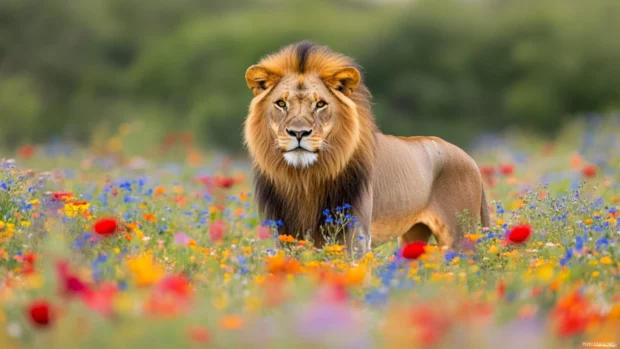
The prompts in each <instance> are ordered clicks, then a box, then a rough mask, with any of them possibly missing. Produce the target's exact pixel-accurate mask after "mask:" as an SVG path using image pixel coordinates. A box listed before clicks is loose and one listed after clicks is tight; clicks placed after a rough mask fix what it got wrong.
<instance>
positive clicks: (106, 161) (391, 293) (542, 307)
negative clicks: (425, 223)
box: [0, 116, 620, 349]
mask: <svg viewBox="0 0 620 349" xmlns="http://www.w3.org/2000/svg"><path fill="white" fill-rule="evenodd" d="M140 127H142V129H140ZM144 127H145V126H144V125H142V126H140V125H137V124H124V125H122V126H121V127H120V128H119V129H118V130H115V131H114V132H112V133H111V134H110V135H109V136H105V137H101V139H100V140H99V141H98V143H94V144H92V145H91V146H90V147H79V146H75V145H72V144H71V143H65V142H62V141H61V140H57V141H55V142H52V143H49V144H40V145H26V146H23V147H21V148H20V149H19V150H18V151H17V153H13V154H12V155H11V157H7V158H5V159H3V160H2V162H1V163H0V167H1V172H0V285H1V286H0V347H2V348H22V347H24V348H42V347H46V348H63V349H65V348H83V347H88V348H112V347H114V348H143V347H150V348H173V347H175V348H185V347H187V348H192V347H196V348H200V347H205V348H237V347H250V348H293V347H295V348H444V347H449V348H451V347H459V348H470V347H471V348H474V347H475V348H497V347H502V348H572V347H591V346H594V347H615V346H617V344H618V343H620V331H619V329H620V282H618V281H619V278H620V260H619V259H618V256H619V254H620V243H619V238H620V224H619V223H620V213H619V208H620V171H619V169H620V137H619V135H620V117H618V116H616V117H600V116H594V117H591V118H588V119H584V120H578V121H576V122H573V123H571V124H569V125H564V126H562V127H561V128H562V131H561V132H560V133H559V134H558V136H557V138H555V139H554V140H548V139H545V138H539V137H537V136H535V135H533V134H531V133H527V132H520V131H511V132H508V133H505V134H501V135H496V136H486V137H481V138H480V140H479V141H478V142H477V143H476V145H475V146H474V147H473V148H471V149H470V153H471V154H472V156H473V157H474V158H475V159H476V161H477V162H478V164H479V166H480V169H481V172H482V174H483V176H484V179H485V185H486V190H487V196H488V200H489V204H490V207H491V221H492V224H491V227H490V228H488V229H482V228H475V229H472V230H471V231H469V232H467V234H466V235H465V236H464V240H465V242H466V243H465V244H464V245H465V246H464V247H463V249H462V250H459V251H448V250H445V249H441V248H439V247H437V246H436V245H435V244H434V242H433V241H431V242H430V243H429V244H427V245H419V244H416V245H410V246H407V247H406V248H404V249H401V248H399V247H398V245H397V243H396V241H391V242H389V243H387V244H385V245H382V246H380V247H379V248H376V249H374V250H373V251H372V252H370V253H368V254H366V255H365V256H363V258H361V259H357V260H352V259H351V258H349V256H347V254H346V253H345V251H344V246H339V245H329V246H326V247H324V248H322V249H316V248H314V247H313V246H312V244H311V243H310V242H308V241H304V240H296V239H295V238H293V237H291V236H286V235H278V234H277V233H276V232H275V230H274V229H273V228H274V227H277V225H278V224H280V222H278V221H275V222H273V221H271V222H265V221H261V219H260V217H259V216H258V215H257V210H256V207H255V205H254V200H253V197H252V181H251V173H250V164H249V163H248V161H247V157H245V156H243V154H242V155H240V156H230V155H227V154H223V153H219V152H215V151H206V150H201V149H199V148H198V147H196V146H194V145H193V140H192V134H191V133H171V134H169V135H168V136H167V137H166V138H165V139H163V140H162V142H161V143H159V144H157V146H155V147H151V148H148V147H144V146H142V147H134V148H132V149H140V150H139V151H134V152H133V153H132V152H131V151H130V150H129V149H130V148H131V144H133V143H136V142H137V141H136V139H139V138H140V137H139V135H140V134H141V133H144V132H145V130H144V129H143V128H144ZM558 128H560V126H558ZM132 142H133V143H132ZM291 209H295V208H294V207H291ZM347 210H348V208H347V207H346V206H343V207H340V208H339V209H338V210H337V211H336V212H326V213H325V214H326V215H329V216H331V217H332V219H331V220H330V221H331V222H332V223H330V226H329V227H326V231H328V230H338V229H341V228H342V227H343V226H345V225H347V224H349V223H351V222H352V220H353V217H350V216H348V211H347ZM275 240H278V241H279V242H280V245H281V246H282V248H280V249H278V248H276V244H275Z"/></svg>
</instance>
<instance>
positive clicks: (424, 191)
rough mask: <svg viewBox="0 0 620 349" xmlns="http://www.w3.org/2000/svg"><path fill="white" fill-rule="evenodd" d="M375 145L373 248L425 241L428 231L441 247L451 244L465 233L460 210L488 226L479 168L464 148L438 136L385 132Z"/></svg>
mask: <svg viewBox="0 0 620 349" xmlns="http://www.w3.org/2000/svg"><path fill="white" fill-rule="evenodd" d="M375 145H376V148H375V149H376V151H375V168H376V171H375V176H374V178H373V208H372V219H371V226H370V231H371V234H372V244H373V246H376V245H379V244H382V243H384V242H385V241H387V240H389V239H392V238H394V237H399V238H401V239H402V240H403V241H414V240H424V241H426V240H428V239H429V238H430V231H432V232H433V233H434V235H435V239H436V240H437V242H438V243H439V244H440V245H448V246H452V245H453V244H454V243H455V242H456V241H455V240H458V237H460V235H461V234H462V232H461V227H460V224H459V223H460V222H459V220H458V218H457V216H456V213H462V212H464V211H465V210H467V211H468V213H469V214H470V217H471V218H472V219H474V221H475V222H478V221H480V219H481V218H482V223H483V225H488V213H487V212H486V210H484V212H483V209H484V207H483V205H486V202H483V187H482V178H481V176H480V172H479V170H478V166H477V165H476V163H475V162H474V160H473V159H472V158H471V157H469V156H468V155H467V154H466V153H465V152H464V151H462V150H461V149H460V148H458V147H456V146H454V145H452V144H450V143H448V142H445V141H444V140H442V139H440V138H436V137H408V138H404V137H394V136H389V135H383V134H377V135H376V142H375ZM481 214H482V216H481ZM423 225H425V226H426V227H428V228H430V231H429V230H428V229H427V228H426V227H424V226H423ZM414 227H415V228H414Z"/></svg>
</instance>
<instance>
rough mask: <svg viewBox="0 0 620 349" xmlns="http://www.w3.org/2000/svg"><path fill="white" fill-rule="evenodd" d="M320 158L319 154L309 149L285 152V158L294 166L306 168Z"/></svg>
mask: <svg viewBox="0 0 620 349" xmlns="http://www.w3.org/2000/svg"><path fill="white" fill-rule="evenodd" d="M318 159H319V156H318V155H316V154H315V153H311V152H308V151H289V152H288V153H284V160H286V163H287V164H289V165H290V166H293V167H301V168H306V167H308V166H310V165H312V164H314V163H315V162H316V161H317V160H318Z"/></svg>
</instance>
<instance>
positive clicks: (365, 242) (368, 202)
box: [345, 190, 373, 259]
mask: <svg viewBox="0 0 620 349" xmlns="http://www.w3.org/2000/svg"><path fill="white" fill-rule="evenodd" d="M372 200H373V197H372V191H371V190H368V191H367V192H366V193H364V194H363V195H362V197H361V198H360V200H359V204H358V205H357V207H354V208H353V212H352V213H353V216H354V217H355V218H356V219H357V224H354V225H355V226H354V227H353V228H351V229H348V231H347V234H346V240H347V241H345V245H346V249H347V253H348V254H349V256H351V257H352V258H353V259H358V258H361V257H362V256H364V255H365V254H366V253H367V252H369V251H370V245H371V235H370V221H371V219H372V204H373V201H372Z"/></svg>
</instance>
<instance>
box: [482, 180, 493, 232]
mask: <svg viewBox="0 0 620 349" xmlns="http://www.w3.org/2000/svg"><path fill="white" fill-rule="evenodd" d="M480 221H481V223H482V227H483V228H484V227H487V228H488V227H490V226H491V217H490V216H489V203H488V202H487V195H486V193H485V192H484V186H482V202H481V203H480Z"/></svg>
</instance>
